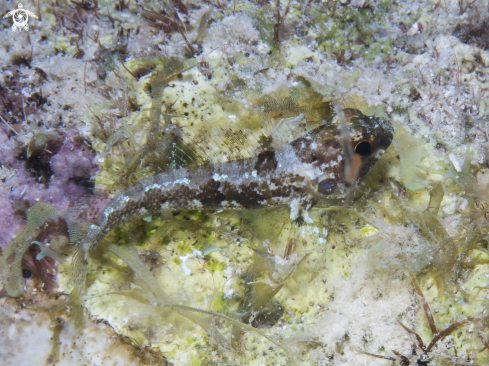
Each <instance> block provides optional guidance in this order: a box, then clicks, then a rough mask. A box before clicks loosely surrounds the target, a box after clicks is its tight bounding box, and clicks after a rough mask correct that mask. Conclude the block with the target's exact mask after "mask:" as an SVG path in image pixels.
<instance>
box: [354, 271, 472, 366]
mask: <svg viewBox="0 0 489 366" xmlns="http://www.w3.org/2000/svg"><path fill="white" fill-rule="evenodd" d="M410 275H411V278H412V281H413V285H414V288H415V290H416V293H417V294H418V298H419V302H420V304H421V306H422V308H423V311H424V313H425V315H426V319H427V320H428V324H429V326H430V329H431V333H432V334H433V338H432V339H431V341H430V343H429V344H428V345H425V343H424V342H423V339H422V338H421V337H420V336H419V334H418V333H416V332H415V331H413V330H411V329H409V328H408V327H407V326H406V325H404V324H403V323H402V322H401V321H400V320H398V323H399V324H400V325H401V327H403V328H404V330H406V332H408V333H409V334H410V335H411V336H413V337H414V338H415V339H416V342H415V343H413V346H412V351H411V355H409V356H405V355H403V354H401V353H400V352H398V351H392V353H394V354H395V355H396V357H392V356H383V355H377V354H373V353H369V352H364V351H359V352H360V353H363V354H365V355H368V356H372V357H377V358H381V359H384V360H390V361H399V363H400V364H401V365H402V366H409V365H412V364H414V365H426V366H427V365H429V364H431V361H432V360H433V357H435V356H434V355H433V352H434V350H435V348H436V345H437V343H438V342H439V341H441V340H443V338H445V337H446V336H448V335H450V334H451V333H452V332H453V331H455V330H456V329H457V328H459V327H461V326H463V325H465V324H467V323H469V322H472V321H473V320H474V319H473V318H467V319H464V320H461V321H459V322H456V323H453V324H451V325H449V326H448V327H446V328H445V329H443V330H441V331H439V330H438V329H437V326H436V323H435V319H434V318H433V313H432V311H431V309H430V306H429V304H428V302H427V301H426V298H425V297H424V295H423V292H422V291H421V288H420V287H419V284H418V281H417V280H416V277H415V276H414V275H413V274H410ZM418 352H419V353H418ZM436 357H437V358H438V357H442V358H443V359H445V360H446V361H447V362H454V360H453V359H452V357H448V356H438V355H437V356H436ZM455 357H456V358H457V357H458V356H457V354H456V351H455Z"/></svg>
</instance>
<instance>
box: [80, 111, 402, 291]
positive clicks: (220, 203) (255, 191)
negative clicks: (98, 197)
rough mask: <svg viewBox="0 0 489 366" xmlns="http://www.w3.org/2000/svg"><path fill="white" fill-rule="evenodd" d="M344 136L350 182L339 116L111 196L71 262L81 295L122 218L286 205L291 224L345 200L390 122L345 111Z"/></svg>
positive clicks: (383, 142) (381, 147) (382, 143)
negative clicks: (94, 256) (274, 144)
mask: <svg viewBox="0 0 489 366" xmlns="http://www.w3.org/2000/svg"><path fill="white" fill-rule="evenodd" d="M341 112H342V113H341V114H342V118H343V120H344V121H346V124H347V125H348V132H347V136H346V138H347V139H348V141H347V143H348V144H349V146H350V149H352V150H353V153H354V155H355V157H356V158H357V161H358V163H357V166H356V167H355V168H354V169H355V181H354V182H350V183H349V182H348V179H347V177H346V175H347V174H348V172H347V169H345V164H347V161H348V160H349V159H348V157H345V153H346V154H347V151H346V150H347V149H345V146H344V145H345V134H344V133H343V134H342V125H341V123H340V122H338V120H339V119H338V118H333V119H332V120H331V121H329V122H328V123H327V124H324V125H321V126H320V127H317V128H315V129H314V130H312V131H310V132H309V133H307V134H305V135H304V136H302V137H300V138H298V139H295V140H293V141H291V142H290V143H286V144H284V145H283V146H281V147H280V148H278V149H276V150H275V151H267V152H264V153H262V154H259V155H258V156H256V157H253V158H248V159H241V160H236V161H230V162H225V163H221V164H214V165H204V166H196V167H186V168H180V169H177V170H171V171H167V172H163V173H160V174H157V175H154V176H151V177H148V178H145V179H142V180H140V181H139V182H137V183H136V184H135V185H133V186H131V187H129V188H127V189H125V190H124V191H123V192H121V193H120V194H119V195H118V196H116V197H115V198H114V199H113V200H112V201H111V202H110V203H109V204H108V205H107V207H106V208H105V209H104V210H103V212H101V213H100V215H99V216H98V217H97V219H96V221H95V223H93V224H92V225H91V226H90V228H89V230H88V232H87V235H86V237H85V238H84V240H82V242H81V243H79V244H78V245H77V247H78V248H77V250H76V251H75V255H74V257H73V274H74V276H75V285H76V288H77V289H78V290H79V291H82V290H83V288H84V281H85V276H86V270H87V264H88V256H89V255H90V253H91V252H92V251H93V250H94V248H95V247H96V245H97V244H98V243H99V242H100V240H101V239H102V238H103V237H104V236H105V235H106V234H107V233H108V232H109V231H111V230H112V229H113V228H114V227H116V226H117V225H119V224H121V223H122V222H124V221H126V220H130V219H133V218H137V217H141V216H145V215H150V214H158V213H161V212H162V211H163V210H218V209H224V210H228V209H229V210H242V209H256V208H263V207H275V206H289V207H290V218H291V219H292V220H296V221H297V222H299V223H301V222H306V223H309V222H311V219H310V218H309V216H308V214H307V212H308V210H309V209H310V208H311V207H313V206H325V205H330V204H331V203H332V202H335V203H338V201H342V200H344V199H345V198H346V196H347V195H348V193H349V192H350V191H351V187H352V186H354V185H355V184H357V183H358V182H359V181H361V180H362V179H363V178H364V177H365V175H366V174H367V173H368V171H369V170H370V169H371V168H372V166H373V165H374V164H375V162H376V161H377V160H378V159H379V158H380V156H381V155H382V154H383V153H384V151H385V150H386V149H387V148H388V147H389V145H390V144H391V141H392V138H393V128H392V124H391V123H390V122H389V121H387V120H384V119H381V118H375V117H367V116H365V115H363V114H362V113H361V112H359V111H358V110H356V109H343V110H342V111H341Z"/></svg>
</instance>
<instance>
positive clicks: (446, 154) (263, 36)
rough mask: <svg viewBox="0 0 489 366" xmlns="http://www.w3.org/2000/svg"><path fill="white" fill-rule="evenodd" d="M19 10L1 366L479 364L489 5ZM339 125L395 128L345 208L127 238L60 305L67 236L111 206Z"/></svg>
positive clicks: (5, 31) (188, 225)
mask: <svg viewBox="0 0 489 366" xmlns="http://www.w3.org/2000/svg"><path fill="white" fill-rule="evenodd" d="M18 6H19V4H18V3H17V2H16V1H10V0H2V1H1V2H0V14H1V15H2V16H3V15H5V14H7V12H9V11H12V10H15V9H18ZM23 7H24V9H26V10H30V11H32V13H33V14H35V15H36V16H37V19H36V18H35V17H34V16H30V17H29V21H28V25H29V29H28V30H22V31H19V30H17V31H15V30H13V29H12V17H11V16H8V17H6V18H4V19H2V22H1V23H0V69H1V75H0V164H1V165H0V178H1V183H0V197H1V200H2V204H1V206H0V248H1V249H3V253H4V254H3V256H1V255H0V263H1V266H2V268H1V273H2V278H3V284H4V285H3V286H2V285H1V283H0V287H4V288H3V290H2V291H1V292H0V296H1V297H0V363H1V364H15V365H39V364H56V365H146V364H148V365H149V364H158V365H169V364H173V365H257V366H258V365H288V364H296V365H358V366H360V365H390V364H394V363H397V364H400V365H404V366H405V365H487V364H488V363H489V331H488V323H489V315H488V314H487V304H488V291H487V290H488V289H489V283H488V282H489V251H488V250H489V248H488V245H489V239H488V232H489V221H488V220H489V197H488V184H489V176H488V174H487V171H488V153H487V151H488V147H489V135H488V132H489V126H488V114H489V113H488V111H489V108H488V106H489V1H488V0H458V1H455V0H431V1H426V2H422V1H411V0H407V1H390V0H379V1H375V0H372V1H369V0H352V1H348V0H338V1H336V0H334V1H328V0H303V1H296V0H292V1H289V2H287V1H284V0H278V1H276V2H275V1H270V2H269V1H266V0H253V1H243V0H236V1H230V2H226V1H220V0H216V1H199V0H195V1H181V0H173V1H171V0H169V1H159V0H99V1H98V2H97V1H96V0H78V1H74V0H71V1H69V0H37V1H36V0H29V1H26V2H25V3H23ZM155 106H156V107H157V108H156V109H157V113H156V114H155V113H154V110H155ZM334 108H340V109H341V108H355V109H358V110H360V111H361V112H362V113H363V114H365V115H367V116H375V117H381V118H385V119H389V120H390V121H392V123H393V125H394V128H395V137H394V141H393V144H392V145H391V147H390V148H389V149H388V150H387V152H386V153H385V154H384V156H383V157H382V158H381V160H380V161H379V162H378V163H377V164H376V166H375V167H374V168H373V169H372V170H371V171H370V173H369V174H368V176H367V177H366V178H365V179H364V181H363V183H362V184H361V185H359V186H358V187H357V189H356V190H355V191H354V192H353V193H352V195H351V197H350V200H349V201H348V202H346V203H345V204H344V205H343V206H342V207H329V208H314V209H312V210H311V211H310V212H309V217H310V220H307V221H309V222H302V223H300V222H294V221H291V220H290V218H289V217H290V215H289V211H288V208H278V209H267V208H266V207H265V208H264V209H262V210H248V211H239V212H236V211H219V212H212V211H179V212H172V213H163V214H162V215H161V216H146V217H144V218H141V219H138V220H133V221H131V222H127V223H124V224H123V225H121V227H118V228H117V229H115V230H113V231H112V232H111V233H110V234H109V235H108V236H107V238H106V239H105V240H104V242H102V243H101V244H100V245H99V246H98V247H97V249H96V250H95V252H94V253H93V254H92V255H91V258H90V264H89V274H88V278H87V286H86V292H85V293H84V294H78V295H75V292H74V291H73V283H72V280H71V277H70V273H71V268H70V267H71V255H72V253H73V248H74V247H75V246H76V240H75V239H76V238H78V239H79V238H80V236H83V234H84V232H86V230H87V228H88V225H90V223H92V222H93V220H94V219H95V217H96V216H97V215H98V214H99V213H100V211H101V210H102V209H103V207H104V206H105V205H106V204H107V202H108V201H109V200H110V197H111V196H113V195H114V194H116V193H117V192H118V191H119V190H121V189H123V188H124V187H127V186H129V185H131V184H133V183H134V182H136V181H137V180H138V179H140V178H142V177H145V176H148V175H152V174H156V173H158V172H160V171H163V170H167V169H177V168H179V167H181V166H186V165H191V164H204V163H205V164H219V163H220V162H222V161H225V160H233V159H241V158H247V157H250V156H254V154H256V152H257V151H258V150H257V149H258V148H259V146H260V144H262V145H263V144H264V143H265V142H266V141H261V140H260V139H259V137H260V136H261V135H262V134H264V133H265V134H266V132H267V131H268V132H270V130H273V128H274V126H275V125H277V123H282V124H283V122H284V121H285V122H287V123H288V122H291V123H292V124H291V125H292V126H294V128H296V127H297V126H298V125H297V124H295V122H294V121H296V120H295V119H294V118H297V117H298V116H299V117H300V119H301V121H303V122H304V123H305V125H306V127H305V128H306V129H307V128H309V127H311V126H315V125H318V124H321V123H324V121H325V120H327V119H328V118H332V115H331V111H332V110H333V109H334ZM287 133H290V135H292V136H297V131H296V130H293V129H292V130H291V131H288V132H287V131H286V132H285V134H287ZM284 139H286V137H284ZM43 204H44V205H43ZM46 215H47V216H49V215H51V216H52V217H56V219H52V217H51V216H50V217H51V219H50V220H48V218H47V216H46ZM68 233H69V235H68ZM109 244H117V246H119V247H120V248H126V249H127V248H132V249H136V251H132V252H130V251H127V252H126V253H132V255H135V256H136V257H135V258H139V259H138V260H137V263H139V264H141V263H143V264H144V266H139V267H137V266H134V265H133V266H130V265H129V266H128V265H127V264H126V263H128V258H129V254H127V256H126V258H125V259H124V256H122V257H123V258H122V260H121V255H117V254H116V252H117V250H115V249H113V247H110V248H112V250H111V251H109V249H108V248H109ZM0 253H1V252H0ZM9 253H12V254H9ZM119 254H120V253H119ZM21 259H22V261H21ZM133 259H134V257H133ZM17 260H18V265H19V266H21V267H19V268H16V267H15V265H14V264H15V263H17ZM143 267H144V268H143ZM20 268H21V269H22V276H23V278H22V279H21V283H22V291H21V293H20V294H16V293H14V291H13V290H11V289H10V290H9V288H8V286H5V278H9V276H14V277H15V276H20V274H21V273H20ZM17 272H18V273H17ZM148 274H149V275H148ZM155 288H157V289H158V290H157V292H158V291H162V292H163V293H164V294H165V295H164V296H165V298H166V299H168V303H167V304H169V303H171V304H174V305H171V306H170V305H165V306H162V305H161V304H160V305H158V301H155V299H154V296H153V297H152V294H153V295H154V292H155V291H154V289H155ZM152 291H153V292H152ZM250 294H254V295H253V296H255V297H254V298H253V297H249V296H251V295H250ZM244 299H248V300H249V301H252V302H253V304H254V305H255V307H254V308H253V311H252V312H250V313H249V314H248V315H247V316H245V317H243V314H244V313H242V312H243V311H244V310H243V309H246V306H245V305H243V304H244V303H245V301H244ZM250 299H252V300H250ZM257 299H259V300H257ZM184 307H187V308H185V309H186V310H185V309H184ZM240 311H241V313H240Z"/></svg>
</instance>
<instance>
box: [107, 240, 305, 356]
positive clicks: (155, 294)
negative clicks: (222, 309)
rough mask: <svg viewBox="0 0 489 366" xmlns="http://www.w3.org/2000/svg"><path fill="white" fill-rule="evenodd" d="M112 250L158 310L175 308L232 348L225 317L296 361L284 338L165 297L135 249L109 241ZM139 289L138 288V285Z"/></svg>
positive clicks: (174, 309) (228, 347)
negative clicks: (222, 327) (225, 330)
mask: <svg viewBox="0 0 489 366" xmlns="http://www.w3.org/2000/svg"><path fill="white" fill-rule="evenodd" d="M109 250H110V251H111V252H112V253H114V254H115V255H117V256H118V257H119V258H120V259H122V260H123V261H124V262H126V263H127V264H128V266H129V267H130V268H131V269H132V270H133V271H134V272H135V273H136V274H137V275H138V277H139V279H141V280H142V282H143V283H144V284H145V285H146V287H147V289H149V292H150V296H149V299H150V302H152V303H153V306H155V310H156V311H157V312H166V311H168V310H173V311H175V312H176V313H178V314H180V315H182V316H184V317H186V318H187V319H189V320H191V321H192V322H194V323H196V324H197V325H199V326H200V327H202V328H203V329H204V330H205V331H206V332H207V333H208V334H209V336H211V337H212V338H213V339H214V340H215V341H216V343H217V344H218V345H220V346H222V347H224V348H226V349H231V347H230V344H229V342H228V341H227V340H226V339H225V337H224V336H223V334H222V333H221V332H220V331H219V330H218V329H217V327H216V322H215V320H216V319H222V320H225V321H227V322H229V323H230V324H231V325H232V326H233V329H238V330H239V331H240V332H241V333H242V334H244V332H256V333H258V334H260V335H261V336H263V337H265V338H266V339H268V340H269V341H270V342H272V343H273V344H275V345H276V346H278V347H279V348H280V349H281V350H282V351H283V352H284V353H285V354H286V355H287V356H288V357H289V359H290V361H291V362H292V363H293V364H296V362H295V357H293V356H292V355H291V354H290V353H289V351H288V349H287V347H286V345H284V344H282V342H280V341H279V340H276V339H274V338H272V337H270V336H268V335H266V334H265V333H263V332H262V331H260V330H258V329H256V328H254V327H252V326H250V325H246V324H243V323H241V322H240V321H239V320H236V319H234V318H231V317H229V316H227V315H224V314H221V313H217V312H214V311H209V310H202V309H198V308H193V307H190V306H186V305H181V304H174V303H172V302H170V301H169V299H168V298H166V296H165V294H164V292H163V290H162V288H161V287H160V286H159V284H158V283H157V282H156V279H155V278H154V277H153V274H152V273H151V272H150V271H149V269H148V268H147V267H146V265H145V264H144V263H143V262H142V261H141V259H140V257H139V255H138V253H137V251H136V250H135V249H122V248H119V247H117V246H115V245H110V246H109ZM289 276H290V274H289ZM136 292H139V291H138V290H137V289H136ZM275 293H276V292H275ZM117 294H121V295H127V296H131V297H133V298H134V299H135V300H137V301H141V300H142V299H144V297H145V296H147V295H148V294H146V295H143V296H142V297H141V295H140V294H138V295H136V296H133V295H132V292H129V291H127V292H118V293H117ZM267 297H270V298H271V297H273V295H272V296H267ZM151 299H153V300H151ZM234 334H235V332H234V331H233V335H234ZM233 343H234V339H233Z"/></svg>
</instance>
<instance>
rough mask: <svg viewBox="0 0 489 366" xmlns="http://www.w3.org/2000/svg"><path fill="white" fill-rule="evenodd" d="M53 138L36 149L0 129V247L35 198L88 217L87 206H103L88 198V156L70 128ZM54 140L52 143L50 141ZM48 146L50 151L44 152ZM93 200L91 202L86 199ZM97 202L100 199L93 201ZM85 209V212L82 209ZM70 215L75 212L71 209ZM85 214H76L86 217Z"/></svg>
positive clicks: (91, 161)
mask: <svg viewBox="0 0 489 366" xmlns="http://www.w3.org/2000/svg"><path fill="white" fill-rule="evenodd" d="M53 136H55V137H54V138H52V139H51V140H50V141H48V142H47V143H46V147H44V146H42V148H41V149H38V150H36V149H32V148H31V149H30V151H29V148H28V149H27V153H23V151H25V150H26V149H25V148H24V149H22V148H19V147H18V146H17V145H18V144H17V142H16V138H17V136H16V135H12V134H10V135H9V131H8V130H7V129H6V128H3V127H2V128H0V144H1V146H2V147H1V148H0V162H1V164H2V172H3V173H4V174H3V175H2V177H1V178H2V184H1V185H0V199H1V200H2V202H3V204H2V205H1V207H0V232H1V233H2V235H0V247H4V246H6V245H7V244H8V243H9V241H10V239H11V238H12V236H13V235H14V234H15V231H16V230H17V229H19V228H20V227H21V226H23V216H24V211H25V209H26V208H28V207H30V206H32V205H34V204H35V203H36V202H38V201H41V202H45V203H49V204H51V205H53V206H54V207H55V208H56V209H58V210H66V209H68V208H73V207H75V210H74V211H78V214H80V213H84V215H82V216H89V213H87V212H85V211H87V210H88V209H87V207H86V206H87V205H90V206H95V207H98V206H103V204H104V202H102V201H104V197H100V196H101V195H99V194H98V195H95V196H92V193H93V192H92V191H93V190H92V183H91V177H92V176H93V175H94V174H95V173H96V170H97V168H98V167H97V165H96V163H95V162H94V155H93V154H92V153H90V152H89V146H87V145H85V144H84V142H83V140H82V139H81V138H80V137H79V135H78V133H77V132H76V131H74V130H70V131H68V132H65V133H64V134H63V136H60V135H57V134H53ZM53 141H54V142H53ZM50 149H51V150H50ZM90 201H93V202H90ZM99 201H100V202H99ZM88 211H89V210H88ZM71 214H76V213H75V212H71ZM86 218H87V217H82V219H84V220H86Z"/></svg>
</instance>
